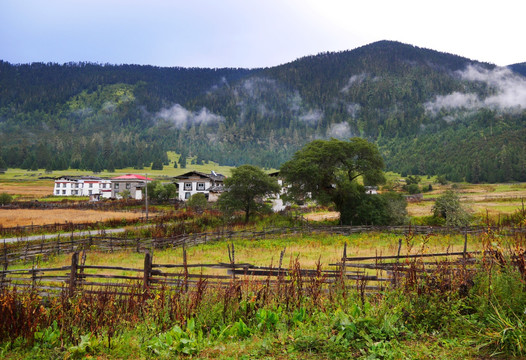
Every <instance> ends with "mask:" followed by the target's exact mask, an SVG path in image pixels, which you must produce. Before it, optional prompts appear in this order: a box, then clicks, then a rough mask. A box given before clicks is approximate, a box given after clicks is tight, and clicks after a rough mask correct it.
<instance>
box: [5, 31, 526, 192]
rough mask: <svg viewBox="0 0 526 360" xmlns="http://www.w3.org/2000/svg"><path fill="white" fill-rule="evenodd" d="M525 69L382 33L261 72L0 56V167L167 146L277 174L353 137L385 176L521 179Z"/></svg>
mask: <svg viewBox="0 0 526 360" xmlns="http://www.w3.org/2000/svg"><path fill="white" fill-rule="evenodd" d="M524 65H525V64H516V65H510V66H509V67H507V68H499V67H496V66H494V65H492V64H487V63H481V62H477V61H474V60H470V59H466V58H463V57H460V56H456V55H451V54H447V53H441V52H437V51H434V50H429V49H422V48H418V47H415V46H411V45H407V44H402V43H399V42H393V41H380V42H376V43H373V44H370V45H366V46H363V47H360V48H357V49H354V50H350V51H343V52H335V53H321V54H318V55H316V56H307V57H303V58H300V59H298V60H296V61H293V62H290V63H287V64H284V65H280V66H276V67H271V68H261V69H235V68H232V69H201V68H190V69H188V68H159V67H153V66H137V65H99V64H91V63H69V64H63V65H58V64H27V65H13V64H9V63H6V62H0V155H1V159H0V167H2V166H1V163H2V162H4V163H5V165H7V166H10V167H15V166H18V167H20V166H22V167H25V168H37V167H39V168H42V167H45V168H49V169H63V168H67V167H74V168H84V169H92V170H100V169H103V168H115V167H117V168H118V167H125V166H135V167H136V168H142V167H143V166H149V164H151V162H153V161H154V160H161V161H163V162H165V163H166V162H167V158H166V151H167V150H175V151H177V152H178V153H181V154H183V155H185V156H191V157H193V158H194V159H195V160H194V161H198V162H201V161H206V160H213V161H217V162H219V163H221V164H225V165H240V164H243V163H253V164H256V165H260V166H263V167H274V168H276V167H279V165H280V164H281V163H282V162H284V161H286V160H287V159H289V158H290V156H291V155H292V154H293V153H294V152H295V151H296V150H297V149H299V148H300V147H301V146H303V145H304V144H305V143H306V142H308V141H311V140H313V139H317V138H328V137H337V138H346V137H350V136H361V137H365V138H367V139H369V140H371V141H375V142H376V143H377V144H378V146H379V147H380V149H381V151H382V153H383V155H384V157H385V159H386V164H387V166H388V169H389V170H394V171H398V172H401V173H407V174H409V173H412V174H446V175H447V176H448V177H449V178H450V179H452V180H467V181H473V182H479V181H491V182H493V181H511V180H517V181H519V180H520V181H526V151H525V150H526V140H525V139H526V136H524V135H526V134H525V132H526V126H525V124H526V122H525V120H526V111H525V108H526V98H525V95H524V94H526V78H525V77H524V68H525V66H524Z"/></svg>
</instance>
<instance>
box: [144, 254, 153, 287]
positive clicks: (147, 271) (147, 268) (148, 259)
mask: <svg viewBox="0 0 526 360" xmlns="http://www.w3.org/2000/svg"><path fill="white" fill-rule="evenodd" d="M151 273H152V256H151V255H150V252H149V251H146V253H145V254H144V275H143V288H144V290H148V288H149V287H150V275H151Z"/></svg>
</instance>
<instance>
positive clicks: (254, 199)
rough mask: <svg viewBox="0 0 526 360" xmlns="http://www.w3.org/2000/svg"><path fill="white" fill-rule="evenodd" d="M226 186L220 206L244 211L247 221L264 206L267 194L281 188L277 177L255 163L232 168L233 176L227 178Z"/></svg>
mask: <svg viewBox="0 0 526 360" xmlns="http://www.w3.org/2000/svg"><path fill="white" fill-rule="evenodd" d="M225 187H226V189H227V191H226V192H224V193H223V194H222V195H221V197H220V198H219V200H218V203H219V207H220V208H222V209H223V210H226V211H235V210H242V211H244V212H245V222H248V220H249V218H250V215H251V214H252V213H253V212H254V211H256V210H257V209H259V208H260V207H261V206H262V204H263V201H262V200H263V198H264V197H265V196H267V195H270V194H273V193H277V192H279V190H280V186H279V184H278V182H277V180H276V179H275V178H272V177H270V176H268V175H267V174H265V172H263V170H261V169H260V168H258V167H257V166H253V165H241V166H240V167H238V168H236V169H234V170H232V176H231V177H229V178H226V179H225Z"/></svg>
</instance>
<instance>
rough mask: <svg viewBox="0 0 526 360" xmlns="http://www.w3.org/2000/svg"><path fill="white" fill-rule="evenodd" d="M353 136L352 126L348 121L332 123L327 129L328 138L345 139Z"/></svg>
mask: <svg viewBox="0 0 526 360" xmlns="http://www.w3.org/2000/svg"><path fill="white" fill-rule="evenodd" d="M351 136H352V133H351V127H350V126H349V124H348V123H346V122H341V123H337V124H331V126H329V128H328V129H327V137H328V138H336V139H345V138H350V137H351Z"/></svg>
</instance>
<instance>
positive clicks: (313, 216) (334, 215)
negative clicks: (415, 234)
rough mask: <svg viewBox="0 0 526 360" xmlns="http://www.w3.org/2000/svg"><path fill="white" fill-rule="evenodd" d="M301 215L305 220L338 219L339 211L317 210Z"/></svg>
mask: <svg viewBox="0 0 526 360" xmlns="http://www.w3.org/2000/svg"><path fill="white" fill-rule="evenodd" d="M303 217H304V218H305V220H307V221H324V220H338V219H339V218H340V213H339V212H337V211H327V212H317V213H308V214H305V215H303Z"/></svg>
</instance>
